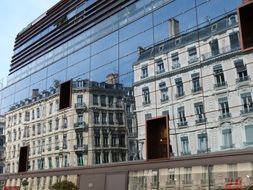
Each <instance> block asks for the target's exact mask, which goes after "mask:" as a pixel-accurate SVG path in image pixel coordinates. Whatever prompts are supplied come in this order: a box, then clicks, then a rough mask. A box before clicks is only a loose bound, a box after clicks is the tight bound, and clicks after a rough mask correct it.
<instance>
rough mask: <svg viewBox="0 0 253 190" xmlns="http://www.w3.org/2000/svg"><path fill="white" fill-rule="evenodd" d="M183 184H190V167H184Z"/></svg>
mask: <svg viewBox="0 0 253 190" xmlns="http://www.w3.org/2000/svg"><path fill="white" fill-rule="evenodd" d="M182 182H183V184H192V168H191V167H189V168H184V176H183V181H182Z"/></svg>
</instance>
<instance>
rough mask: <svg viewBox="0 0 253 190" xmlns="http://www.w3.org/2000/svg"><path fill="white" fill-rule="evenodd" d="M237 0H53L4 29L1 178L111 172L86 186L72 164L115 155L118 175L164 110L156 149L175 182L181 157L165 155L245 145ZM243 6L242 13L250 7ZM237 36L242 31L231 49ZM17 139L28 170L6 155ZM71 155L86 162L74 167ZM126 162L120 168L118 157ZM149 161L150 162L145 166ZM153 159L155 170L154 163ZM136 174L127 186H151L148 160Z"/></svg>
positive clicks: (138, 155)
mask: <svg viewBox="0 0 253 190" xmlns="http://www.w3.org/2000/svg"><path fill="white" fill-rule="evenodd" d="M241 4H242V2H241V0H230V1H229V3H227V2H226V1H224V2H223V1H222V2H221V1H220V0H209V1H206V0H187V1H185V0H117V1H116V0H61V1H59V2H58V3H57V4H56V5H55V6H53V7H52V8H50V9H49V10H48V11H46V12H45V13H44V14H42V15H41V16H40V17H39V18H37V19H36V20H35V21H33V22H32V23H31V24H29V25H28V26H27V27H25V28H24V29H23V30H22V31H21V32H20V33H19V34H18V35H17V37H16V39H15V45H14V54H13V57H12V61H11V65H10V72H9V76H8V80H7V81H8V82H7V86H4V87H3V88H1V90H0V114H1V115H5V118H6V129H5V134H6V138H7V141H6V145H5V147H6V153H5V155H6V171H8V172H11V173H8V174H6V176H7V177H6V178H7V179H8V180H7V183H6V184H7V186H8V185H9V186H20V184H21V183H22V181H23V179H24V178H27V179H28V181H29V188H30V189H47V188H48V185H49V184H52V183H54V182H57V181H59V180H64V179H68V180H71V181H74V182H75V183H77V184H82V183H83V184H85V186H86V187H87V185H88V187H89V188H98V189H99V187H100V186H99V184H100V183H101V184H103V185H105V184H106V185H108V184H112V183H107V182H106V181H105V179H106V177H104V178H103V175H99V176H100V177H101V176H102V177H101V178H103V179H101V178H99V177H98V178H99V180H97V182H96V185H97V186H94V184H95V183H94V184H93V183H91V182H90V181H93V180H94V179H98V178H97V176H91V177H90V178H89V177H87V178H86V176H84V173H82V172H87V173H88V172H89V171H90V170H89V168H91V169H95V171H98V170H99V169H101V170H99V171H104V172H105V171H106V169H105V168H107V167H108V168H109V169H108V168H107V169H108V170H110V168H112V169H115V167H118V166H120V167H119V169H120V168H122V171H127V173H129V176H128V177H129V178H130V177H131V174H132V173H131V172H132V170H133V171H136V172H137V169H138V168H139V169H140V168H142V166H143V167H144V168H146V167H147V165H146V164H145V161H143V162H141V161H140V163H141V164H140V165H138V164H136V165H135V162H127V163H126V162H125V161H130V160H138V159H140V160H145V159H146V150H147V143H146V140H147V137H146V135H147V132H146V130H147V126H146V123H147V122H149V121H150V120H152V119H155V118H161V116H166V121H167V120H168V118H169V124H168V125H166V127H167V128H169V129H170V130H169V131H167V132H169V133H167V134H170V135H169V136H168V137H169V139H167V140H168V142H169V143H170V145H171V146H169V147H170V151H171V154H170V156H173V157H172V158H171V160H167V161H168V163H172V164H175V165H176V166H175V168H179V169H178V170H177V169H175V172H176V174H178V176H179V178H176V179H177V180H178V183H176V185H178V186H177V188H178V189H180V188H181V187H182V183H183V182H180V181H182V179H183V178H182V176H183V175H184V173H182V171H184V169H181V168H183V167H182V166H185V167H186V165H187V164H182V165H180V164H176V163H177V162H176V161H175V162H174V161H173V159H174V160H177V159H179V160H180V159H181V160H187V158H189V159H190V158H192V159H193V157H194V156H197V157H202V158H204V157H205V156H206V155H209V154H213V153H214V154H216V153H217V154H219V153H220V154H225V153H226V152H230V153H231V154H232V153H233V151H234V150H236V151H249V152H247V153H245V155H246V154H247V155H251V153H250V150H251V145H252V141H253V140H252V139H253V137H252V135H251V134H252V129H253V128H252V125H251V123H252V120H251V116H252V115H251V113H252V98H251V97H252V89H251V88H252V81H251V78H252V76H251V75H252V70H253V69H252V64H251V62H252V61H251V60H252V53H251V52H250V51H246V50H249V49H250V47H249V46H250V44H251V42H250V41H251V38H246V37H247V36H251V35H250V34H251V33H252V32H251V31H250V28H251V27H246V28H247V30H245V32H246V33H243V35H241V32H240V35H239V34H238V33H239V30H240V29H241V28H242V27H239V25H238V21H239V20H240V19H239V17H238V16H237V15H236V9H237V8H238V7H239V6H241ZM249 10H252V8H249ZM247 11H248V9H247V10H246V12H247ZM248 12H249V13H248V14H250V12H251V11H248ZM245 15H246V16H245ZM245 15H244V16H245V21H246V20H247V18H250V16H247V14H245ZM242 25H243V26H244V25H246V24H245V23H243V24H242ZM242 39H248V40H249V42H247V41H246V42H245V43H243V45H244V46H243V48H241V49H240V48H239V42H241V43H242ZM167 116H168V117H167ZM164 118H165V117H164ZM149 135H150V136H152V134H149ZM14 139H15V140H14ZM161 142H162V143H163V139H161ZM28 145H29V146H28ZM23 148H24V149H23ZM28 149H29V150H30V151H29V154H30V155H29V156H28V161H30V162H29V163H28V164H29V170H30V171H29V172H27V173H22V176H17V174H15V173H16V172H17V171H18V169H20V168H19V167H18V166H20V164H21V163H22V162H23V161H24V162H25V160H19V159H18V158H19V157H18V154H19V153H22V155H23V154H25V153H24V151H22V150H28ZM158 149H159V148H158ZM239 149H240V150H239ZM20 150H21V151H20ZM224 150H225V152H223V151H224ZM227 150H229V151H227ZM167 152H168V151H167ZM238 154H239V153H238ZM240 155H241V154H240ZM187 156H188V157H187ZM230 156H231V158H232V157H233V155H230ZM214 157H215V156H214ZM217 157H218V156H216V158H217ZM194 158H196V157H194ZM247 158H248V157H247ZM113 162H124V163H118V164H116V163H113ZM244 162H245V163H248V162H251V161H250V160H244ZM51 163H52V164H51ZM104 163H108V164H106V165H104ZM136 163H139V161H137V162H136ZM99 164H103V165H99ZM142 164H143V165H142ZM153 164H154V165H153ZM222 164H225V165H224V167H218V170H216V169H217V168H216V167H214V170H215V171H217V172H218V171H219V169H221V168H222V169H221V170H222V171H223V170H224V171H225V170H226V169H227V167H226V166H227V165H226V163H222ZM227 164H232V163H227ZM83 165H84V166H87V165H88V166H89V167H88V166H87V168H84V167H75V166H83ZM91 165H94V166H91ZM128 165H129V168H130V169H131V171H129V170H130V169H129V170H126V168H124V167H128ZM213 165H215V163H214V164H213ZM24 166H25V164H24ZM65 166H66V167H65ZM130 166H131V167H130ZM134 166H136V168H134ZM154 166H155V162H154V163H153V162H152V164H151V165H150V167H152V168H153V169H154ZM163 166H164V165H163V164H162V163H161V165H159V168H157V171H159V172H158V173H157V175H156V176H159V175H160V174H161V172H162V173H163V171H161V172H160V169H161V168H163ZM247 166H248V164H247ZM62 167H64V168H62ZM67 167H69V168H70V167H71V171H75V172H76V174H75V173H69V170H68V168H67ZM166 167H167V166H166ZM171 167H172V166H170V168H171ZM173 167H174V166H173ZM187 167H190V166H189V165H187ZM231 167H232V168H233V171H234V170H238V168H239V167H237V168H235V167H234V166H231ZM42 168H43V170H42V171H40V169H42ZM50 168H52V169H50ZM210 168H211V167H209V169H210ZM21 169H26V168H25V167H23V168H21ZM44 169H47V171H50V172H47V171H45V170H44ZM82 169H83V170H82ZM86 169H87V170H86ZM153 169H152V170H153ZM167 169H168V168H166V169H164V171H167ZM115 170H117V169H115ZM115 170H114V171H115ZM200 170H201V171H202V165H200V166H199V167H197V169H196V168H194V169H192V170H191V169H187V170H185V173H187V174H189V175H185V176H186V178H187V177H189V176H190V173H192V172H197V171H199V173H203V172H200ZM54 171H55V172H56V174H57V175H56V174H55V173H54ZM62 171H64V172H66V173H67V175H68V176H65V175H62V173H63V172H62ZM203 171H204V170H203ZM208 171H209V170H208ZM226 171H230V170H226ZM43 172H47V175H48V176H46V177H45V175H44V174H45V173H43ZM57 172H61V173H57ZM168 172H169V173H171V170H170V171H168ZM42 173H43V175H40V174H42ZM87 173H86V174H87ZM90 173H93V172H90ZM209 173H210V172H209ZM18 174H20V173H18ZM151 174H152V175H151ZM77 175H78V176H77ZM134 175H135V174H134ZM138 175H139V176H140V177H142V178H143V180H144V179H145V180H147V181H146V183H144V182H143V185H144V184H147V185H146V186H145V185H144V186H140V187H138V188H139V189H141V188H142V189H147V188H151V189H152V187H153V186H152V185H150V184H151V182H152V180H153V182H156V180H155V179H156V177H154V178H153V179H152V177H150V176H155V174H154V175H153V171H152V172H149V173H147V175H146V173H144V174H143V175H142V174H138ZM164 175H167V174H165V173H164ZM243 175H244V173H243ZM247 175H249V177H251V175H250V174H247ZM24 176H25V177H24ZM34 176H35V177H34ZM143 176H144V177H143ZM145 176H148V178H149V179H147V177H145ZM217 176H219V175H217ZM227 176H229V175H224V176H221V178H224V177H225V178H227ZM0 177H1V176H0ZM114 177H115V176H114ZM117 177H119V178H120V176H117ZM121 177H122V176H121ZM6 178H5V179H6ZM21 178H22V179H21ZM119 178H117V180H115V184H114V183H113V185H115V186H113V187H110V188H109V187H108V188H109V189H110V190H111V189H115V188H116V187H117V186H116V183H117V182H118V181H120V180H118V179H119ZM123 178H124V179H128V178H126V177H122V178H121V179H123ZM158 178H160V177H158ZM1 179H2V178H1ZM77 179H78V181H77ZM100 179H101V180H100ZM112 179H114V178H113V177H112ZM151 179H152V180H151ZM160 179H161V180H162V178H160ZM188 179H189V180H188ZM192 179H194V181H195V179H197V182H196V186H193V187H192V189H194V188H197V187H199V186H198V184H200V181H199V180H198V179H200V178H199V176H198V177H196V178H195V177H194V178H192ZM89 180H90V181H89ZM138 180H139V179H138ZM158 181H159V180H158ZM186 181H191V180H190V177H189V178H187V179H186ZM130 183H131V181H129V184H130ZM165 183H166V180H164V181H161V183H160V184H161V185H162V186H164V184H165ZM220 184H222V183H220ZM221 186H222V185H221ZM81 187H82V185H81ZM188 187H189V185H188ZM216 187H220V185H217V186H216ZM135 188H136V189H138V188H137V187H136V186H134V185H133V187H132V189H135ZM157 188H159V187H157ZM162 188H165V187H162ZM173 188H174V187H173ZM100 189H102V188H100ZM100 189H99V190H100ZM118 189H120V188H118ZM185 189H186V188H185ZM189 189H191V188H190V187H189ZM209 189H210V188H209Z"/></svg>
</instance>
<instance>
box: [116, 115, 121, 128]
mask: <svg viewBox="0 0 253 190" xmlns="http://www.w3.org/2000/svg"><path fill="white" fill-rule="evenodd" d="M116 120H117V123H118V125H123V113H116Z"/></svg>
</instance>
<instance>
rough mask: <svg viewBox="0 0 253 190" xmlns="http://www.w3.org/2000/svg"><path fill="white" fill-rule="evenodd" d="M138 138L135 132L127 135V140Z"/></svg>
mask: <svg viewBox="0 0 253 190" xmlns="http://www.w3.org/2000/svg"><path fill="white" fill-rule="evenodd" d="M137 137H138V133H137V132H129V133H128V138H137Z"/></svg>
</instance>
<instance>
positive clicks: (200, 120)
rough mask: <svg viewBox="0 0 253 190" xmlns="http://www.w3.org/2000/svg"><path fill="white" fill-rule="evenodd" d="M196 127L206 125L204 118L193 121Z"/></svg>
mask: <svg viewBox="0 0 253 190" xmlns="http://www.w3.org/2000/svg"><path fill="white" fill-rule="evenodd" d="M195 123H196V125H202V124H204V123H206V118H205V117H202V118H198V119H197V120H195Z"/></svg>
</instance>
